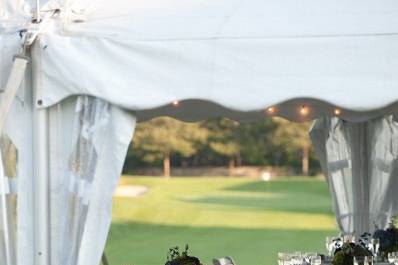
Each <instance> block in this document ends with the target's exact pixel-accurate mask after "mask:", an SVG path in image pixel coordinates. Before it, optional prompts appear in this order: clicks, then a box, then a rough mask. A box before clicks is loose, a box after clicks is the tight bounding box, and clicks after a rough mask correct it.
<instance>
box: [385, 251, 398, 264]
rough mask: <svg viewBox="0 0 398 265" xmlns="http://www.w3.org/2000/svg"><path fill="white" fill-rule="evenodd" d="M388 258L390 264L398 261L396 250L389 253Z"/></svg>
mask: <svg viewBox="0 0 398 265" xmlns="http://www.w3.org/2000/svg"><path fill="white" fill-rule="evenodd" d="M387 258H388V262H389V263H390V264H395V263H396V262H397V255H396V252H392V253H388V255H387Z"/></svg>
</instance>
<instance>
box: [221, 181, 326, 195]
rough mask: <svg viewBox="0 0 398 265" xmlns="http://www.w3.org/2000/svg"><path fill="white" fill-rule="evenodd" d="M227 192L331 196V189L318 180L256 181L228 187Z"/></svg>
mask: <svg viewBox="0 0 398 265" xmlns="http://www.w3.org/2000/svg"><path fill="white" fill-rule="evenodd" d="M225 190H227V191H241V192H266V193H269V192H275V193H281V192H282V193H286V192H289V193H296V194H297V193H299V194H300V193H306V194H307V193H310V194H313V195H322V196H327V197H328V198H330V196H329V189H328V186H327V184H326V183H325V182H324V181H318V180H313V181H312V180H288V181H269V182H265V181H254V182H249V183H244V184H239V185H235V186H232V187H228V188H226V189H225Z"/></svg>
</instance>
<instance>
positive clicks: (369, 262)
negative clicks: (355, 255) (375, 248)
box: [363, 256, 373, 265]
mask: <svg viewBox="0 0 398 265" xmlns="http://www.w3.org/2000/svg"><path fill="white" fill-rule="evenodd" d="M363 264H364V265H373V256H366V257H365V258H364V260H363Z"/></svg>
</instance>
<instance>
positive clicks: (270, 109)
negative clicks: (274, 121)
mask: <svg viewBox="0 0 398 265" xmlns="http://www.w3.org/2000/svg"><path fill="white" fill-rule="evenodd" d="M267 113H268V114H270V115H272V114H274V113H275V108H274V107H269V108H268V109H267Z"/></svg>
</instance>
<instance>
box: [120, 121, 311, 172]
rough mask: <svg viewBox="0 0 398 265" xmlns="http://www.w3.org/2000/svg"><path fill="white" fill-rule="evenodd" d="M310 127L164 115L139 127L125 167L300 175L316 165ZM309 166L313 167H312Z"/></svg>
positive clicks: (304, 124) (279, 122) (278, 122)
mask: <svg viewBox="0 0 398 265" xmlns="http://www.w3.org/2000/svg"><path fill="white" fill-rule="evenodd" d="M309 128H310V123H293V122H289V121H287V120H284V119H281V118H273V119H264V120H262V121H257V122H251V123H239V122H236V121H233V120H229V119H225V118H222V119H221V118H220V119H212V120H207V121H203V122H197V123H185V122H181V121H178V120H175V119H173V118H168V117H162V118H156V119H152V120H150V121H147V122H143V123H139V124H138V125H137V128H136V131H135V135H134V138H133V141H132V145H131V146H130V148H129V152H128V156H127V159H126V165H125V168H133V167H145V166H162V167H163V174H164V176H165V177H169V176H170V170H171V166H183V167H189V166H195V167H198V166H227V167H228V168H229V169H231V170H232V169H233V168H234V167H236V166H241V165H254V166H274V167H284V168H288V169H291V170H293V171H294V172H296V173H298V174H302V175H309V174H314V173H315V172H318V171H319V165H318V163H317V161H316V159H315V158H314V154H313V151H312V149H311V141H310V139H309V136H308V131H309ZM310 165H311V167H310Z"/></svg>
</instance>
